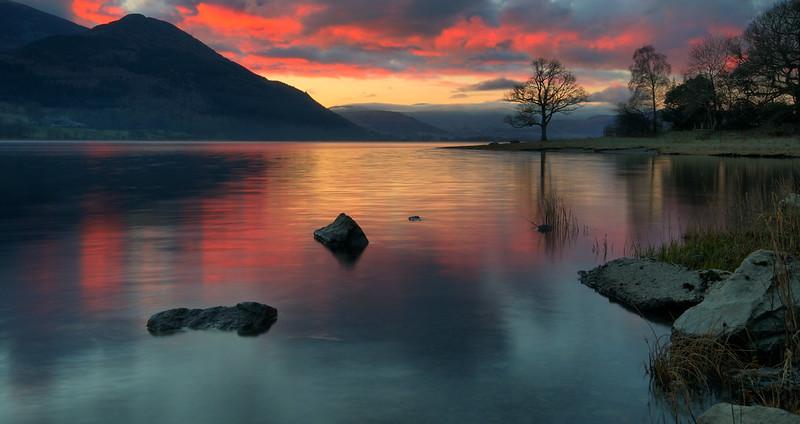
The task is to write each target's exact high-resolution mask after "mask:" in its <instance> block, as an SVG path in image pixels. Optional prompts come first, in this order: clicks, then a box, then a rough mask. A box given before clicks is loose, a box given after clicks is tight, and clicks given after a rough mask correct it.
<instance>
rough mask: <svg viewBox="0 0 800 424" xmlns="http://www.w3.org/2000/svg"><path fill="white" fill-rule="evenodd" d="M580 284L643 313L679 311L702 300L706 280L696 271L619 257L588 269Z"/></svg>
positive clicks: (651, 261) (653, 261)
mask: <svg viewBox="0 0 800 424" xmlns="http://www.w3.org/2000/svg"><path fill="white" fill-rule="evenodd" d="M580 278H581V283H583V284H585V285H587V286H589V287H591V288H593V289H595V290H597V291H598V292H599V293H600V294H602V295H603V296H606V297H608V298H609V299H611V300H613V301H615V302H619V303H621V304H622V305H625V306H627V307H629V308H631V309H633V310H635V311H637V312H641V313H644V314H670V313H675V314H678V313H681V312H683V311H685V310H686V309H687V308H689V307H691V306H694V305H697V304H698V303H700V302H701V301H702V300H703V296H704V295H705V292H706V289H707V283H706V282H705V281H704V280H703V278H701V276H700V273H699V272H697V271H690V270H689V269H687V268H685V267H682V266H679V265H673V264H668V263H665V262H658V261H655V260H652V259H638V258H620V259H616V260H614V261H611V262H609V263H607V264H605V265H602V266H599V267H597V268H595V269H593V270H591V271H588V272H587V271H581V273H580Z"/></svg>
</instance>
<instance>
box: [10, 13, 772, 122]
mask: <svg viewBox="0 0 800 424" xmlns="http://www.w3.org/2000/svg"><path fill="white" fill-rule="evenodd" d="M21 1H22V2H23V3H26V4H28V5H30V6H33V7H37V8H40V9H43V10H46V11H48V12H51V13H54V14H56V15H59V16H62V17H64V18H67V19H70V20H73V21H75V22H78V23H80V24H83V25H86V26H90V27H91V26H94V25H98V24H103V23H107V22H110V21H113V20H116V19H118V18H120V17H122V16H124V15H125V14H128V13H142V14H145V15H147V16H152V17H155V18H159V19H164V20H167V21H169V22H171V23H173V24H175V25H177V26H178V27H180V28H181V29H183V30H185V31H187V32H189V33H190V34H192V35H194V36H195V37H197V38H198V39H200V40H201V41H203V42H205V43H206V44H208V45H210V46H211V47H213V48H214V49H216V50H217V51H218V52H220V53H221V54H223V55H224V56H226V57H228V58H229V59H232V60H235V61H237V62H239V63H241V64H242V65H244V66H246V67H248V68H249V69H250V70H252V71H254V72H256V73H258V74H260V75H263V76H265V77H267V78H269V79H274V80H279V81H283V82H286V83H288V84H291V85H293V86H295V87H297V88H299V89H301V90H305V91H307V92H308V93H309V94H311V95H312V96H313V97H314V98H315V99H317V100H318V101H319V102H320V103H322V104H323V105H325V106H329V107H331V106H337V105H345V104H353V103H391V104H402V105H412V104H419V103H433V104H469V103H483V102H493V101H497V100H499V99H501V98H502V97H503V93H504V91H505V90H508V88H510V86H511V85H513V84H514V83H515V81H521V80H524V79H525V78H526V76H527V75H528V72H529V67H528V64H529V62H530V60H531V59H532V58H533V57H540V56H544V57H552V58H557V59H559V60H561V61H562V62H564V63H565V64H566V65H567V66H568V67H570V68H571V69H572V70H573V71H574V72H575V74H576V75H577V77H578V81H579V82H580V83H581V84H582V85H583V86H584V87H585V88H586V89H587V90H588V91H589V92H590V93H593V96H592V100H594V101H598V102H603V101H608V102H615V101H618V100H622V99H623V98H624V97H625V96H626V95H627V89H626V88H625V87H626V86H627V80H628V78H629V74H628V71H627V69H628V66H629V64H630V62H631V56H632V55H633V52H634V50H635V49H636V48H638V47H641V46H643V45H646V44H652V45H653V46H655V48H656V49H657V50H660V51H662V52H664V53H666V54H667V56H668V58H669V60H670V62H671V63H672V65H673V71H674V73H675V74H676V76H679V75H680V74H681V73H682V71H683V69H684V68H685V62H686V55H687V52H688V49H689V48H690V46H691V45H692V44H694V43H697V42H698V41H699V40H702V39H703V38H704V37H707V36H709V35H736V34H739V33H740V32H741V31H742V29H744V28H745V27H746V26H747V23H748V22H749V21H750V20H751V19H752V18H753V17H754V16H756V15H757V14H758V13H759V11H761V10H763V9H765V8H766V7H768V6H769V5H771V4H773V3H775V2H776V1H777V0H21Z"/></svg>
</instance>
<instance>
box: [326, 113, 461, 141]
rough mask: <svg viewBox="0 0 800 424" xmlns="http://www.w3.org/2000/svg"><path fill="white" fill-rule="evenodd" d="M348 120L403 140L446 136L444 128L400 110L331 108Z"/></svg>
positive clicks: (382, 134) (383, 134) (378, 132)
mask: <svg viewBox="0 0 800 424" xmlns="http://www.w3.org/2000/svg"><path fill="white" fill-rule="evenodd" d="M332 110H333V111H334V112H336V113H338V114H339V115H342V116H344V117H345V118H347V119H349V120H350V121H352V122H354V123H356V124H358V125H360V126H361V127H363V128H366V129H369V130H371V131H373V132H375V133H377V134H379V135H381V136H384V137H388V138H397V139H405V140H429V139H438V138H445V137H447V135H448V133H447V131H445V130H442V129H440V128H436V127H434V126H433V125H429V124H426V123H424V122H422V121H420V120H418V119H414V118H412V117H410V116H408V115H405V114H403V113H400V112H392V111H388V110H368V109H360V108H356V107H347V106H344V107H335V108H333V109H332Z"/></svg>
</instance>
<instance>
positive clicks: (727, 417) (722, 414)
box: [697, 403, 800, 424]
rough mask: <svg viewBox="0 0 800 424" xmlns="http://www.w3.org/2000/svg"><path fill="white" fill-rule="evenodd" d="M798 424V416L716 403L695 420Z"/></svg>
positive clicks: (705, 422) (730, 423) (714, 423)
mask: <svg viewBox="0 0 800 424" xmlns="http://www.w3.org/2000/svg"><path fill="white" fill-rule="evenodd" d="M734 423H735V424H764V423H768V424H800V416H798V415H794V414H792V413H790V412H787V411H784V410H783V409H777V408H767V407H765V406H740V405H731V404H730V403H718V404H716V405H714V406H712V407H711V408H709V409H708V411H706V412H705V413H703V415H701V416H700V417H698V418H697V424H734Z"/></svg>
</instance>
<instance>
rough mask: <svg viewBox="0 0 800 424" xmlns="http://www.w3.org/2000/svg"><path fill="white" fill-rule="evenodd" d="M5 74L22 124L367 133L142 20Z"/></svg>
mask: <svg viewBox="0 0 800 424" xmlns="http://www.w3.org/2000/svg"><path fill="white" fill-rule="evenodd" d="M0 74H2V75H3V81H0V105H1V104H5V105H6V108H10V109H12V110H15V111H17V112H19V111H22V112H19V113H20V116H21V117H22V118H20V119H22V120H24V121H25V122H24V123H25V124H28V125H31V126H37V127H45V128H52V127H64V126H66V127H74V128H87V129H96V130H102V131H117V132H120V133H121V134H128V137H134V138H135V137H136V135H137V134H138V135H145V136H149V137H162V138H202V139H271V140H275V139H317V138H321V139H344V138H359V137H363V136H364V134H365V131H364V130H363V129H361V128H360V127H358V126H356V125H355V124H353V123H351V122H349V121H347V120H346V119H344V118H342V117H341V116H339V115H337V114H335V113H333V112H331V111H330V110H328V109H326V108H325V107H323V106H322V105H320V104H319V103H317V102H316V101H314V99H312V98H311V96H309V95H308V94H306V93H304V92H302V91H299V90H297V89H296V88H294V87H291V86H289V85H287V84H284V83H281V82H277V81H271V80H268V79H266V78H264V77H261V76H259V75H256V74H254V73H253V72H251V71H249V70H248V69H246V68H244V67H243V66H241V65H239V64H237V63H235V62H233V61H230V60H228V59H226V58H224V57H223V56H221V55H220V54H218V53H217V52H215V51H214V50H213V49H211V48H210V47H208V46H206V45H205V44H203V43H202V42H200V41H199V40H197V39H195V38H194V37H192V36H191V35H189V34H187V33H185V32H183V31H181V30H180V29H178V28H177V27H175V26H174V25H172V24H170V23H167V22H164V21H160V20H157V19H153V18H147V17H145V16H142V15H128V16H126V17H124V18H122V19H120V20H118V21H115V22H112V23H109V24H105V25H99V26H97V27H95V28H93V29H91V30H87V31H83V32H79V33H74V34H69V35H55V36H51V37H47V38H44V39H40V40H38V41H34V42H32V43H29V44H26V45H24V46H21V47H19V48H17V49H15V50H12V51H10V52H6V53H5V54H0ZM9 105H10V106H9ZM0 107H1V106H0ZM0 111H1V110H0ZM153 134H155V136H154V135H153ZM121 137H122V138H125V137H124V135H123V136H121Z"/></svg>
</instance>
